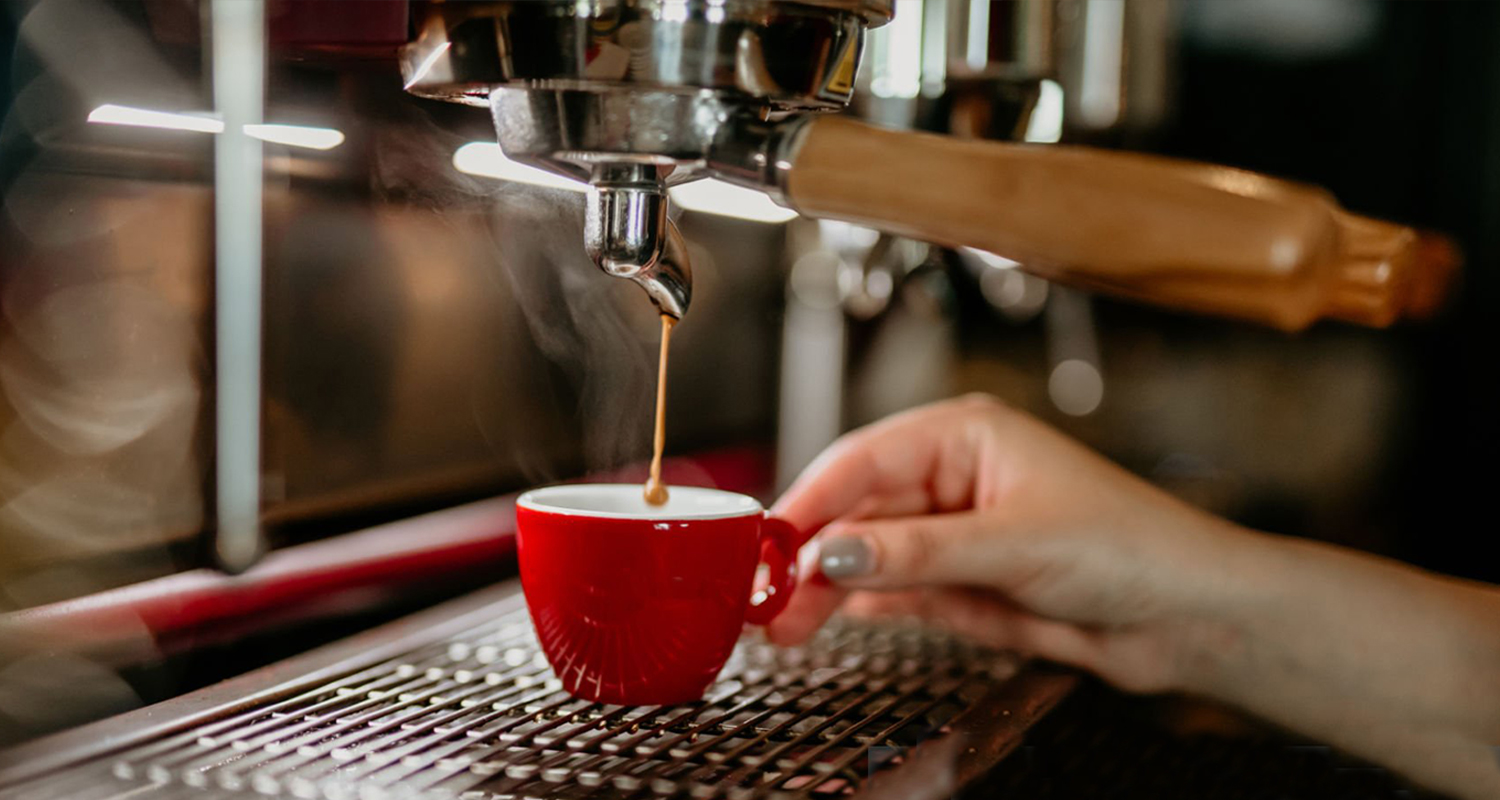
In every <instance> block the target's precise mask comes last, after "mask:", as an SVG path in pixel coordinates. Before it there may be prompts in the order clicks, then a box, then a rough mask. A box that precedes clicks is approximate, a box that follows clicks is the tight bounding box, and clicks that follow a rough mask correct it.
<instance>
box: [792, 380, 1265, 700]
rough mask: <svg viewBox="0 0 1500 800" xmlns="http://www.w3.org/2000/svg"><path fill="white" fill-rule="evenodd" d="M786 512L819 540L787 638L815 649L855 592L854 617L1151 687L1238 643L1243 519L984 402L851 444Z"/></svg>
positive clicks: (800, 490) (811, 470)
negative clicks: (1229, 617)
mask: <svg viewBox="0 0 1500 800" xmlns="http://www.w3.org/2000/svg"><path fill="white" fill-rule="evenodd" d="M775 513H776V514H777V515H778V516H781V517H783V518H784V519H786V520H787V521H788V522H791V523H792V524H793V525H796V526H798V528H799V529H801V530H804V531H814V530H818V529H820V528H821V529H822V532H821V534H820V535H819V537H818V538H817V540H815V542H814V543H813V546H812V547H811V548H809V550H810V551H812V552H813V553H815V554H816V557H817V563H816V564H809V565H808V566H809V567H811V569H809V570H806V572H807V573H808V574H809V575H810V578H809V579H807V580H805V582H804V585H803V586H801V587H799V588H798V591H797V594H795V595H794V596H793V598H792V602H791V605H790V606H789V607H788V608H787V610H786V611H784V612H783V613H782V614H781V616H780V617H779V618H778V619H777V620H776V622H775V623H774V624H773V625H772V627H771V629H770V631H769V632H770V635H771V637H772V638H773V640H775V641H777V642H781V643H793V642H798V641H801V640H802V639H805V638H806V637H807V636H809V635H810V634H811V633H812V632H813V631H814V630H816V629H817V628H818V626H820V625H821V624H822V623H823V620H824V619H825V618H827V616H828V615H829V614H830V613H832V611H833V610H834V608H835V607H837V606H838V605H839V604H840V602H842V601H843V600H844V597H845V595H846V594H847V593H848V591H850V590H860V589H868V590H880V592H881V593H878V594H877V593H870V592H862V593H860V594H857V595H856V596H855V599H854V600H852V601H851V602H850V606H851V610H854V611H856V612H866V613H880V612H884V611H892V612H900V613H916V614H921V615H923V616H926V617H929V618H931V619H932V620H933V621H934V622H935V623H937V624H940V625H943V626H947V627H950V628H954V629H956V630H957V631H958V632H960V633H963V634H967V635H969V636H970V637H972V638H975V639H978V640H980V641H983V642H986V643H989V644H993V645H996V646H999V647H1008V648H1015V649H1018V650H1022V651H1025V652H1028V653H1032V654H1035V655H1039V656H1043V657H1045V658H1049V659H1052V660H1055V661H1060V662H1063V663H1066V664H1072V665H1076V666H1079V667H1083V668H1085V669H1089V670H1092V671H1094V672H1096V673H1098V674H1099V675H1101V676H1103V677H1104V678H1106V679H1107V680H1109V681H1111V682H1113V683H1116V684H1118V685H1119V686H1122V687H1124V688H1127V689H1134V690H1143V691H1157V690H1163V689H1168V688H1172V687H1176V686H1180V685H1182V684H1183V683H1184V682H1185V680H1186V679H1187V674H1186V673H1188V672H1191V671H1193V670H1196V669H1198V668H1199V666H1200V665H1199V664H1197V663H1196V662H1197V661H1198V660H1199V658H1200V653H1201V651H1202V649H1203V647H1204V646H1205V643H1206V642H1208V641H1211V640H1212V639H1214V638H1215V637H1223V636H1226V635H1228V633H1227V632H1226V631H1224V630H1221V629H1220V628H1219V626H1218V625H1217V624H1216V621H1215V619H1214V617H1213V615H1212V613H1211V612H1212V610H1213V609H1214V607H1215V606H1216V605H1218V604H1219V603H1220V602H1222V599H1223V598H1224V596H1225V595H1226V594H1228V592H1226V587H1227V585H1228V584H1230V583H1232V580H1231V578H1232V577H1233V575H1232V572H1231V568H1230V566H1229V562H1230V561H1232V559H1233V558H1234V551H1235V546H1234V545H1235V543H1236V539H1235V535H1234V531H1233V529H1232V528H1231V526H1229V525H1228V524H1227V523H1225V522H1222V521H1221V520H1218V519H1217V518H1214V517H1212V516H1209V515H1207V514H1205V513H1203V512H1201V511H1198V510H1196V509H1194V508H1191V507H1189V506H1187V505H1185V504H1183V503H1181V502H1179V501H1177V500H1176V499H1174V498H1172V497H1170V496H1168V495H1167V494H1165V493H1163V492H1161V491H1159V490H1157V489H1155V488H1154V487H1152V486H1150V485H1149V484H1146V483H1144V482H1143V481H1141V480H1140V479H1138V478H1136V477H1135V476H1133V475H1131V474H1130V473H1128V472H1126V471H1124V470H1122V469H1120V468H1119V467H1117V466H1115V465H1113V464H1111V463H1109V462H1107V461H1105V460H1103V459H1101V458H1099V457H1098V456H1096V455H1094V454H1093V453H1092V452H1090V451H1088V450H1086V449H1085V448H1083V447H1081V446H1080V445H1078V444H1077V443H1075V442H1073V441H1072V440H1070V439H1068V438H1066V437H1064V436H1062V435H1061V434H1059V433H1057V432H1056V431H1054V430H1053V429H1051V428H1049V427H1047V426H1045V425H1043V424H1041V423H1040V422H1038V421H1036V420H1035V419H1033V418H1031V417H1028V416H1026V415H1024V414H1021V413H1019V412H1017V411H1014V410H1011V409H1009V408H1007V407H1005V406H1004V405H1001V404H1000V403H999V402H997V401H995V400H992V399H990V398H987V397H982V396H973V397H965V398H962V399H959V400H953V401H949V402H944V403H939V404H936V405H932V406H926V407H923V408H919V409H916V410H914V411H910V412H907V413H904V414H900V415H897V416H895V417H891V418H890V419H887V420H885V421H883V422H880V423H877V424H875V425H873V426H871V427H869V428H865V429H863V430H859V431H856V432H854V433H851V434H849V435H848V436H846V437H844V438H843V439H840V440H839V441H838V442H837V443H836V444H834V445H833V446H832V447H831V448H829V449H828V451H827V452H825V453H824V454H823V456H822V457H820V458H819V459H818V460H817V461H816V462H815V463H813V464H812V465H811V466H810V467H808V468H807V470H806V471H805V472H804V473H803V474H802V476H801V478H799V479H798V481H797V482H796V484H795V485H793V486H792V488H791V489H790V490H788V491H787V493H786V494H785V496H783V497H782V499H781V501H780V502H779V503H777V506H776V509H775ZM893 592H894V594H892V593H893Z"/></svg>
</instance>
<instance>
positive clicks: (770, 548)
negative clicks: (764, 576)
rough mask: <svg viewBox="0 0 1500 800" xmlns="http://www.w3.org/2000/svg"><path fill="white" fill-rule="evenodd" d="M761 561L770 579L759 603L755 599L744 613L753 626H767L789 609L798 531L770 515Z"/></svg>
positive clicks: (763, 531)
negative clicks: (766, 568)
mask: <svg viewBox="0 0 1500 800" xmlns="http://www.w3.org/2000/svg"><path fill="white" fill-rule="evenodd" d="M760 531H761V536H760V560H761V561H762V562H764V563H765V565H766V566H767V567H770V568H771V580H770V582H768V583H767V584H766V589H765V595H764V597H762V598H761V601H760V602H759V603H757V602H755V601H754V599H753V598H752V600H751V602H750V607H749V609H747V610H746V611H745V621H746V622H749V623H750V624H751V625H766V624H769V623H770V622H771V620H773V619H775V618H776V615H777V614H780V613H781V610H782V609H784V608H786V603H787V601H788V600H790V599H792V589H793V587H795V586H796V585H797V544H798V542H797V540H798V539H799V538H801V537H800V536H798V534H797V529H796V528H793V527H792V525H791V523H789V522H786V521H785V520H780V519H777V518H775V517H773V516H770V515H767V516H766V517H765V519H764V520H762V521H761V528H760Z"/></svg>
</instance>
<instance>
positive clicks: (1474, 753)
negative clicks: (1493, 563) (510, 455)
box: [768, 396, 1500, 800]
mask: <svg viewBox="0 0 1500 800" xmlns="http://www.w3.org/2000/svg"><path fill="white" fill-rule="evenodd" d="M773 511H774V513H775V514H776V515H778V516H780V517H782V518H783V519H786V520H787V521H788V522H790V523H792V524H793V525H795V526H797V527H798V528H799V529H800V530H803V531H819V533H818V535H817V538H816V539H814V540H813V543H812V546H810V547H807V548H804V565H805V569H804V574H805V577H804V578H803V580H802V583H801V585H800V586H799V587H798V589H797V591H796V592H795V594H794V595H793V596H792V598H791V602H790V604H789V606H788V608H787V609H786V610H785V611H784V612H783V613H782V614H781V615H780V616H779V617H778V618H777V619H776V620H775V621H774V622H773V623H772V625H771V626H770V627H769V629H768V634H769V635H770V637H771V639H772V640H773V641H775V642H778V643H781V644H794V643H798V642H801V641H803V640H805V639H806V638H807V637H809V636H810V635H811V634H812V633H813V632H814V631H816V630H817V628H818V627H819V626H821V625H822V623H823V622H824V620H826V619H827V618H828V616H829V615H830V614H831V613H832V612H833V611H834V610H835V609H836V608H838V607H839V606H840V605H841V604H845V605H846V606H847V608H848V610H850V611H852V612H854V613H865V614H882V613H893V612H899V613H905V614H917V615H920V616H924V617H927V618H929V619H931V620H933V621H934V622H935V623H937V624H940V625H943V626H945V627H948V628H951V629H953V630H955V631H957V632H959V633H962V634H964V635H967V636H970V637H972V638H974V639H977V640H979V641H982V642H984V643H987V644H991V645H994V646H997V647H1006V648H1013V649H1016V650H1020V651H1022V652H1025V653H1029V654H1032V655H1035V656H1038V657H1041V658H1046V659H1050V660H1053V661H1057V662H1061V663H1064V664H1070V665H1073V666H1077V667H1080V668H1083V669H1085V670H1088V671H1091V672H1093V673H1095V674H1097V675H1099V676H1100V677H1101V678H1103V679H1104V680H1106V681H1108V682H1110V683H1112V684H1114V685H1115V686H1118V687H1120V688H1122V689H1125V690H1128V691H1134V692H1185V693H1189V694H1195V695H1201V696H1206V697H1212V698H1216V699H1218V700H1221V701H1224V702H1226V703H1229V704H1231V705H1234V706H1237V707H1240V708H1242V709H1244V710H1246V711H1249V712H1251V713H1253V714H1255V715H1258V716H1260V717H1263V718H1265V719H1267V720H1270V721H1272V722H1275V723H1278V724H1280V725H1283V726H1285V727H1287V728H1289V729H1292V730H1296V731H1299V732H1301V733H1304V734H1306V735H1309V736H1312V737H1314V738H1317V739H1320V740H1323V741H1326V742H1328V743H1330V744H1332V745H1335V746H1337V747H1340V748H1342V749H1344V750H1346V751H1348V752H1350V753H1352V754H1355V755H1358V756H1362V757H1364V758H1368V759H1370V760H1372V761H1375V762H1378V763H1382V764H1385V765H1387V766H1389V767H1391V768H1393V769H1395V770H1397V771H1398V772H1401V773H1403V774H1405V775H1407V776H1408V777H1410V778H1411V779H1413V780H1415V781H1417V782H1419V783H1422V784H1425V785H1427V786H1430V787H1431V788H1434V789H1437V790H1440V791H1443V792H1447V793H1450V794H1453V795H1455V796H1458V797H1464V798H1475V799H1476V800H1477V799H1478V798H1500V590H1497V589H1496V588H1495V587H1493V586H1488V585H1484V584H1479V583H1474V582H1469V581H1462V580H1458V579H1455V578H1450V577H1445V576H1441V575H1437V574H1433V573H1429V572H1425V571H1422V570H1418V569H1415V568H1413V567H1410V566H1407V565H1404V564H1401V563H1399V562H1395V561H1390V560H1387V559H1383V558H1379V557H1376V556H1373V555H1370V554H1366V553H1361V552H1358V551H1354V550H1349V549H1345V548H1340V547H1335V546H1331V545H1326V544H1320V543H1316V542H1311V541H1306V540H1301V539H1294V538H1289V537H1282V536H1276V535H1272V534H1266V533H1260V532H1256V531H1251V530H1248V529H1245V528H1242V527H1239V526H1237V525H1234V524H1232V523H1230V522H1228V521H1226V520H1223V519H1220V518H1217V517H1214V516H1212V515H1210V514H1208V513H1206V512H1203V511H1201V510H1199V509H1196V508H1194V507H1192V506H1189V505H1187V504H1186V503H1183V502H1181V501H1179V500H1177V499H1176V498H1173V497H1172V496H1170V495H1168V494H1167V493H1165V492H1163V491H1161V490H1159V489H1157V488H1156V487H1153V486H1151V485H1150V484H1148V483H1146V482H1145V481H1143V480H1141V479H1139V478H1137V477H1135V476H1134V475H1132V474H1130V473H1129V472H1127V471H1125V470H1123V469H1121V468H1120V467H1118V466H1116V465H1114V464H1112V463H1110V462H1109V461H1107V460H1105V459H1103V458H1101V457H1099V456H1098V455H1096V454H1094V453H1093V452H1091V451H1089V450H1088V449H1086V448H1084V447H1083V446H1081V445H1079V444H1078V443H1076V442H1074V441H1072V440H1070V439H1068V438H1067V437H1065V436H1063V435H1061V434H1060V433H1058V432H1057V431H1055V430H1053V429H1051V428H1049V427H1047V426H1046V425H1044V424H1042V423H1041V422H1039V421H1037V420H1035V419H1033V418H1031V417H1029V416H1027V415H1025V414H1023V413H1021V412H1019V411H1016V410H1014V409H1011V408H1008V407H1006V406H1004V405H1003V404H1001V403H999V402H997V401H995V400H993V399H991V398H988V397H983V396H970V397H965V398H961V399H958V400H951V401H946V402H943V403H938V404H934V405H930V406H925V407H922V408H919V409H915V410H912V411H909V412H906V413H903V414H899V415H896V416H894V417H891V418H889V419H886V420H884V421H881V422H879V423H876V424H874V425H872V426H869V427H867V428H864V429H861V430H858V431H855V432H853V433H851V434H849V435H847V436H845V437H843V438H842V439H840V440H839V441H838V442H836V443H835V444H834V445H833V446H831V447H830V448H829V449H828V450H827V451H826V452H824V453H823V454H822V455H821V456H820V457H819V458H818V459H817V460H816V461H815V462H814V463H813V464H812V465H810V466H809V467H808V468H807V469H806V470H805V471H804V472H803V474H802V475H801V476H800V477H799V478H798V480H797V481H796V483H795V484H794V485H793V486H792V487H791V488H790V489H788V490H787V492H786V494H785V495H783V496H782V498H781V499H780V501H779V502H778V503H777V504H776V507H775V508H774V509H773Z"/></svg>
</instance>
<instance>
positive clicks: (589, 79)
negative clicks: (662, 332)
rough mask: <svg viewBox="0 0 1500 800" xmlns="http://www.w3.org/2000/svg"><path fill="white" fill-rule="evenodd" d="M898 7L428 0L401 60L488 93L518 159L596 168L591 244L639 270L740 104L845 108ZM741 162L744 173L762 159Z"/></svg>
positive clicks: (739, 1) (662, 239) (469, 91)
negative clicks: (873, 41) (875, 32)
mask: <svg viewBox="0 0 1500 800" xmlns="http://www.w3.org/2000/svg"><path fill="white" fill-rule="evenodd" d="M891 9H892V3H891V2H890V0H859V1H857V2H856V1H853V0H844V1H840V2H833V1H831V0H815V1H814V2H778V1H775V0H728V1H727V2H724V1H722V0H721V1H720V2H709V1H708V0H691V1H690V2H681V1H680V0H634V1H633V2H621V3H615V2H596V3H587V2H586V3H575V2H563V1H562V0H533V1H532V2H513V3H462V4H460V3H433V4H430V5H429V6H428V8H427V11H426V16H425V17H424V18H423V19H421V20H420V21H419V22H418V23H417V31H418V33H417V38H416V39H415V40H414V41H413V42H411V43H410V44H408V45H407V46H406V47H405V48H403V50H402V55H401V67H402V74H403V76H404V78H405V86H406V89H407V91H410V92H412V93H414V94H417V95H420V96H423V97H429V98H435V99H440V100H449V101H453V102H460V103H469V104H474V105H488V106H489V107H490V111H491V114H492V115H493V117H494V121H495V131H496V135H497V138H498V140H499V142H500V146H501V148H502V149H503V150H504V151H505V154H506V155H507V156H508V157H509V158H512V159H515V160H519V161H523V162H526V163H530V164H532V165H534V166H539V167H543V168H545V169H550V170H553V171H556V172H559V173H562V174H564V175H568V176H571V177H575V178H583V179H587V180H588V181H589V182H590V183H591V184H592V185H593V187H594V188H593V190H592V191H591V192H590V198H589V204H588V224H587V226H586V228H585V230H586V232H587V233H586V236H585V239H584V246H585V249H586V250H587V252H588V253H589V256H590V258H591V259H592V260H593V261H594V263H595V264H597V265H599V266H600V267H601V268H602V269H604V270H605V271H606V272H608V273H610V274H612V275H616V276H622V277H632V278H633V277H635V275H636V273H637V272H641V271H645V270H649V269H651V268H652V267H653V266H655V265H656V263H657V261H658V260H660V259H661V258H662V255H663V248H664V247H665V245H666V236H665V229H666V218H667V200H666V187H667V185H668V184H669V183H676V182H681V181H684V180H690V179H692V178H695V177H703V176H705V175H710V174H713V173H714V169H713V164H711V163H710V162H711V161H712V159H711V158H710V150H711V149H713V148H714V146H715V144H716V143H718V142H722V141H724V140H726V139H727V140H731V141H732V140H733V139H734V138H735V137H736V136H737V135H738V133H739V131H740V127H739V126H740V123H738V122H737V120H738V119H743V118H750V119H756V120H760V119H765V118H767V117H769V116H771V115H779V114H784V113H788V112H799V111H810V110H830V109H838V108H841V107H842V106H843V105H844V104H845V103H847V102H848V100H849V97H850V95H851V93H852V92H853V90H854V75H855V70H856V68H857V66H858V61H859V52H860V45H861V42H862V36H863V32H864V30H865V28H866V27H868V26H871V25H878V24H881V23H883V22H885V21H886V20H888V19H889V18H890V16H891ZM731 150H734V151H735V152H736V153H737V152H738V149H737V148H733V147H731ZM762 166H763V165H762ZM734 167H735V169H734V171H735V172H736V173H738V175H739V178H740V180H741V182H745V178H746V176H747V175H754V176H759V175H762V174H764V170H763V169H758V168H755V167H750V168H749V169H738V168H737V167H738V165H734ZM768 185H769V186H774V185H775V184H768ZM690 280H691V279H690V274H689V273H688V272H686V271H682V272H681V275H680V276H679V278H678V280H677V281H676V283H678V284H680V285H681V286H682V288H683V289H684V290H686V289H688V288H690V286H691V283H690ZM638 282H641V281H638ZM642 285H643V286H646V288H647V291H648V294H650V295H651V296H652V299H653V300H655V301H656V302H657V304H658V305H659V306H661V307H662V308H663V311H665V312H666V313H671V314H674V315H675V316H680V314H681V312H682V311H683V310H685V308H686V304H685V302H684V303H680V304H679V305H680V306H681V307H678V308H676V309H675V311H674V310H673V306H672V304H670V303H668V304H664V303H663V299H662V298H663V297H664V296H671V297H674V299H676V298H675V294H674V293H673V292H671V291H668V290H669V288H670V285H669V284H665V283H660V282H658V283H656V284H654V285H653V284H651V283H649V282H642ZM685 297H686V294H685V293H684V294H683V298H685Z"/></svg>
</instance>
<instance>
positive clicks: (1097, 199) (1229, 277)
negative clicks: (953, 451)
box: [781, 117, 1459, 330]
mask: <svg viewBox="0 0 1500 800" xmlns="http://www.w3.org/2000/svg"><path fill="white" fill-rule="evenodd" d="M786 155H787V160H786V162H783V165H782V166H781V169H782V170H783V172H782V175H781V183H782V187H783V191H784V194H785V199H786V201H787V202H788V203H789V204H790V205H791V206H792V207H793V208H796V209H797V210H798V211H801V212H802V213H804V214H807V215H808V216H812V217H823V218H831V219H840V220H845V221H849V222H854V223H858V224H862V225H868V226H870V227H874V228H879V229H881V230H885V231H889V232H892V233H896V234H899V235H903V236H908V237H911V238H914V239H921V240H925V241H930V242H934V243H937V244H941V245H945V246H950V247H973V248H977V249H980V250H987V251H990V252H993V253H996V254H998V255H1001V256H1004V257H1006V258H1010V259H1014V260H1015V261H1017V262H1019V263H1020V264H1021V265H1022V267H1023V268H1024V269H1026V270H1028V271H1030V272H1034V273H1036V274H1038V275H1041V276H1043V277H1045V278H1048V279H1051V280H1055V281H1057V282H1060V283H1064V284H1070V285H1073V286H1079V287H1083V288H1087V289H1092V290H1097V291H1100V292H1104V293H1108V294H1113V295H1119V296H1123V297H1127V298H1133V299H1136V300H1141V301H1145V302H1149V303H1155V304H1159V305H1163V306H1169V307H1173V308H1180V309H1185V310H1190V311H1196V312H1202V313H1208V314H1217V315H1223V316H1229V317H1238V318H1242V319H1248V320H1253V321H1256V322H1260V323H1264V324H1268V325H1271V326H1274V327H1277V328H1281V329H1284V330H1300V329H1302V328H1305V327H1307V326H1308V325H1310V324H1311V323H1312V322H1314V321H1315V320H1317V319H1319V318H1322V317H1331V318H1336V319H1341V320H1346V321H1350V322H1356V323H1360V324H1363V325H1372V326H1385V325H1389V324H1390V323H1392V322H1394V321H1395V320H1396V319H1397V318H1399V317H1402V316H1424V315H1426V314H1428V313H1430V312H1432V311H1433V310H1435V309H1436V307H1437V306H1438V305H1439V303H1440V302H1441V299H1442V296H1443V294H1444V292H1445V290H1446V286H1447V284H1448V283H1449V278H1450V277H1451V275H1452V274H1453V272H1454V270H1455V269H1456V267H1457V264H1458V260H1459V259H1458V253H1457V250H1456V249H1455V248H1454V247H1453V246H1452V245H1451V244H1449V243H1448V241H1447V240H1446V239H1445V238H1443V237H1441V236H1436V235H1433V234H1427V233H1420V232H1418V231H1416V230H1414V229H1412V228H1407V227H1403V226H1401V225H1396V224H1392V223H1388V222H1381V221H1379V220H1374V219H1369V218H1367V217H1361V216H1358V215H1355V214H1351V213H1349V212H1347V211H1344V210H1343V209H1341V208H1339V206H1338V205H1337V203H1336V202H1335V201H1334V199H1333V198H1332V197H1331V196H1330V195H1329V194H1328V193H1327V192H1324V191H1323V190H1321V189H1317V188H1314V187H1310V186H1305V185H1300V184H1296V183H1290V182H1287V181H1282V180H1276V179H1273V178H1268V177H1265V176H1263V175H1257V174H1254V173H1250V172H1245V171H1243V170H1238V169H1232V168H1229V167H1222V166H1214V165H1209V164H1200V163H1193V162H1187V161H1178V160H1172V159H1168V158H1161V157H1156V156H1148V155H1141V154H1135V153H1121V152H1113V151H1105V150H1097V149H1092V148H1087V147H1072V146H1061V145H1025V144H1011V143H1000V142H978V141H969V140H959V139H952V138H947V137H942V136H934V135H930V134H923V133H912V132H904V131H892V130H886V129H881V128H876V127H872V126H870V125H866V124H863V123H860V122H856V121H854V120H850V119H847V118H842V117H819V118H816V119H813V120H811V121H808V122H807V123H806V127H805V128H804V129H803V130H800V131H799V132H798V133H797V136H796V141H795V144H794V145H793V146H792V147H791V148H789V152H787V153H786Z"/></svg>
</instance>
